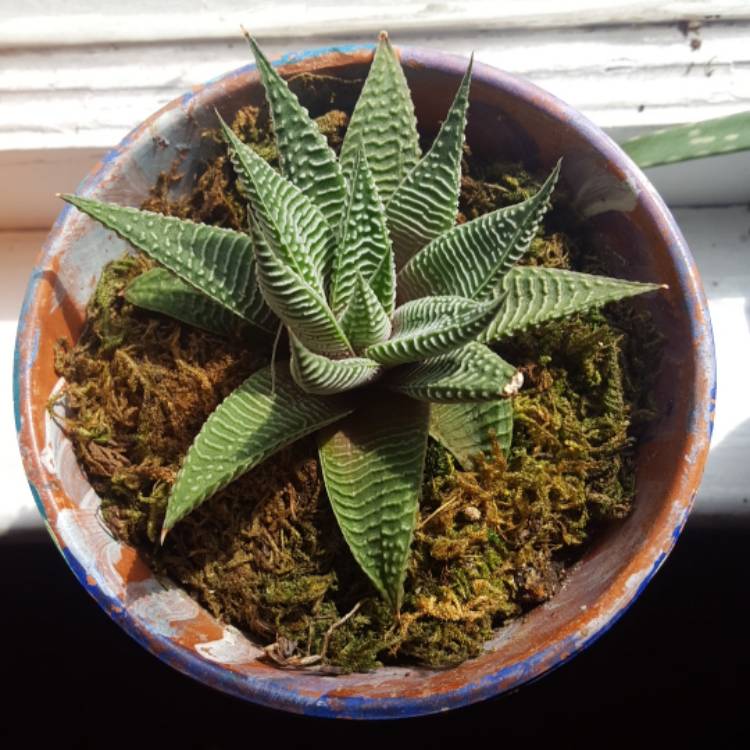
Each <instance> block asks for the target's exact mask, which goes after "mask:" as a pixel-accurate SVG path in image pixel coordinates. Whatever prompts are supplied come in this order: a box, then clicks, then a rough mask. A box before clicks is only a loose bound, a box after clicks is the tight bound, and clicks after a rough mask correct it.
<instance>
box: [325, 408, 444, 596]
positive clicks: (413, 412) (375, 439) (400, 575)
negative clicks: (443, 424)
mask: <svg viewBox="0 0 750 750" xmlns="http://www.w3.org/2000/svg"><path fill="white" fill-rule="evenodd" d="M428 422H429V405H428V404H426V403H424V402H420V401H415V400H414V399H410V398H407V397H405V396H401V395H398V394H395V393H394V394H388V393H382V394H378V395H377V396H373V397H372V398H371V399H370V400H369V401H368V402H367V404H366V405H364V406H362V407H361V408H359V409H357V411H356V412H355V413H354V414H353V415H352V416H350V417H347V418H346V419H344V420H342V421H341V422H339V423H338V424H337V425H335V426H332V427H329V428H326V429H324V430H322V431H321V432H320V433H319V446H320V463H321V467H322V469H323V478H324V480H325V486H326V489H327V490H328V497H329V498H330V500H331V506H332V507H333V511H334V513H335V514H336V519H337V520H338V523H339V527H340V528H341V531H342V533H343V535H344V538H345V539H346V542H347V544H348V545H349V549H350V550H351V551H352V554H353V555H354V559H355V560H356V561H357V562H358V563H359V565H360V566H361V568H362V570H364V572H365V573H366V574H367V575H368V577H369V578H370V580H371V581H372V582H373V583H374V584H375V586H376V588H377V589H378V590H379V591H380V592H381V594H382V595H383V596H384V597H385V598H386V600H387V601H388V602H389V603H390V604H391V606H393V608H394V609H395V610H398V609H399V608H400V606H401V601H402V598H403V584H404V577H405V575H406V565H407V562H408V559H409V548H410V545H411V539H412V534H413V532H414V526H415V523H416V518H417V509H418V505H419V497H420V491H421V487H422V473H423V471H424V459H425V451H426V447H427V430H428Z"/></svg>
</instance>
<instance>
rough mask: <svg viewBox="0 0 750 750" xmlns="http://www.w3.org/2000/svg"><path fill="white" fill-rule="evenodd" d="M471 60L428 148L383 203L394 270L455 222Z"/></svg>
mask: <svg viewBox="0 0 750 750" xmlns="http://www.w3.org/2000/svg"><path fill="white" fill-rule="evenodd" d="M472 62H473V56H472V59H471V60H470V61H469V66H468V68H467V69H466V73H465V74H464V77H463V80H462V81H461V84H460V85H459V87H458V91H457V92H456V97H455V99H454V100H453V104H452V105H451V108H450V110H449V111H448V115H447V117H446V118H445V120H444V121H443V124H442V126H441V128H440V132H439V133H438V134H437V137H436V138H435V141H434V143H433V144H432V147H431V148H430V150H429V151H428V152H427V154H425V156H424V157H422V159H421V160H420V162H419V163H418V164H417V166H416V167H414V169H412V171H411V172H409V173H408V174H407V175H406V177H405V178H404V180H403V182H402V183H401V184H400V185H399V186H398V188H397V190H396V192H395V193H394V194H393V195H392V196H391V199H390V201H388V205H387V206H386V214H387V218H388V228H389V230H390V232H391V238H392V240H393V251H394V254H395V257H396V267H397V268H402V267H403V266H404V265H405V264H406V262H407V261H408V260H409V259H410V258H411V257H412V256H413V255H415V254H416V253H417V252H418V251H419V250H421V249H422V248H423V247H424V246H425V245H427V244H428V243H429V242H430V241H431V240H433V239H435V237H439V236H440V235H441V234H443V233H444V232H447V231H448V230H449V229H450V228H451V227H452V226H453V225H454V224H455V223H456V213H457V211H458V194H459V191H460V189H461V157H462V155H463V145H464V127H465V126H466V110H467V108H468V105H469V87H470V85H471V67H472Z"/></svg>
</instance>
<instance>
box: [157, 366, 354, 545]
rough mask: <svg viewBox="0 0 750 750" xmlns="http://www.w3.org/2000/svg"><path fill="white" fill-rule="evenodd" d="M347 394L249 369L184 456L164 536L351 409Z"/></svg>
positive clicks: (281, 374) (279, 372)
mask: <svg viewBox="0 0 750 750" xmlns="http://www.w3.org/2000/svg"><path fill="white" fill-rule="evenodd" d="M352 409H353V407H352V403H351V401H349V400H348V399H346V398H345V397H343V396H328V397H326V398H321V397H318V396H313V395H311V394H309V393H305V392H304V391H302V390H300V389H299V388H298V387H297V386H296V385H295V384H294V382H293V381H292V379H291V377H290V376H289V374H288V373H286V372H284V371H283V370H281V369H278V368H277V371H276V377H275V378H272V377H271V368H270V367H265V368H264V369H262V370H259V371H258V372H256V373H254V374H253V375H251V376H250V377H249V378H247V380H245V382H244V383H242V385H240V386H239V387H238V388H237V389H235V390H234V391H233V392H232V393H231V394H230V395H229V396H227V398H225V399H224V401H222V402H221V404H220V405H219V406H218V408H217V409H216V410H215V411H214V412H213V414H211V416H210V417H209V418H208V420H207V421H206V423H205V424H204V425H203V427H202V428H201V431H200V432H199V433H198V436H197V437H196V438H195V440H194V441H193V444H192V445H191V446H190V449H189V450H188V452H187V455H186V456H185V461H184V463H183V465H182V468H181V469H180V471H179V473H178V475H177V479H176V481H175V484H174V487H173V488H172V492H171V493H170V495H169V501H168V504H167V514H166V518H165V519H164V525H163V527H162V539H163V538H164V536H165V535H166V533H167V532H168V531H169V529H171V528H172V527H173V526H174V525H175V524H176V523H177V522H178V521H179V520H180V519H181V518H184V517H185V516H186V515H187V514H188V513H190V511H192V510H194V509H195V508H196V507H197V506H198V505H200V504H201V503H202V502H203V501H204V500H206V499H207V498H209V497H211V496H212V495H214V494H215V493H216V492H218V491H219V490H220V489H222V488H223V487H226V485H228V484H229V483H230V482H231V481H232V480H234V479H236V478H237V477H239V476H240V475H241V474H244V473H245V472H247V471H249V470H250V469H252V468H253V467H254V466H257V465H258V464H259V463H260V462H261V461H264V460H265V459H266V458H268V457H269V456H271V455H272V454H273V453H275V452H276V451H277V450H280V449H281V448H283V447H284V446H286V445H290V444H291V443H293V442H294V441H295V440H299V439H300V438H302V437H304V436H305V435H309V434H310V433H312V432H315V431H316V430H318V429H319V428H321V427H324V426H326V425H329V424H331V423H332V422H335V421H337V420H339V419H341V418H342V417H345V416H346V415H348V414H350V413H351V412H352Z"/></svg>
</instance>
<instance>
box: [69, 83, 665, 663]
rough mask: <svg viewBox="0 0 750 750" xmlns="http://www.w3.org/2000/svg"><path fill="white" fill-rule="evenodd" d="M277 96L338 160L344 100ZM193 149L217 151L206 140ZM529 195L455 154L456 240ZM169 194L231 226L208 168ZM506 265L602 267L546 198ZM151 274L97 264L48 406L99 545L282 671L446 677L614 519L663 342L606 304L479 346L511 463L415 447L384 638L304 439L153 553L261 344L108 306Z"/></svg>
mask: <svg viewBox="0 0 750 750" xmlns="http://www.w3.org/2000/svg"><path fill="white" fill-rule="evenodd" d="M291 85H292V87H293V89H295V90H296V93H298V95H299V96H300V98H301V100H302V101H303V103H304V104H306V105H307V106H309V108H310V110H311V113H312V114H313V115H317V119H318V123H319V125H320V126H321V129H322V131H323V132H324V133H325V134H326V136H327V137H328V139H329V142H330V143H331V145H332V147H333V148H334V149H338V147H339V146H340V144H341V139H342V136H343V133H344V131H345V129H346V125H347V122H348V112H350V111H351V108H352V106H353V104H354V101H355V100H356V96H357V94H358V91H359V87H360V86H361V81H353V82H342V81H338V80H336V79H330V78H321V77H314V76H309V75H304V76H299V77H297V78H295V79H293V80H292V82H291ZM232 127H233V128H234V130H235V132H236V133H237V134H238V135H239V136H240V137H241V138H243V139H244V140H245V141H246V142H248V143H250V144H252V145H253V147H254V148H256V149H257V150H258V152H259V153H261V154H262V155H264V156H265V157H266V158H267V159H268V160H269V161H270V162H272V163H274V162H275V161H277V154H276V150H275V147H274V145H273V138H272V135H271V132H272V128H271V125H270V122H269V118H268V113H267V111H266V110H265V109H262V108H261V109H256V108H253V107H246V108H244V109H242V110H240V111H239V112H238V113H237V116H236V118H235V120H234V122H233V124H232ZM428 135H429V134H428ZM204 137H205V138H206V141H207V142H208V141H214V140H216V139H217V135H216V133H215V132H212V131H209V132H206V133H205V134H204ZM427 140H428V139H427ZM213 150H214V151H215V149H213ZM539 177H540V176H539V175H530V174H528V173H526V172H525V171H524V170H522V169H521V168H520V167H519V166H518V165H513V164H505V163H496V164H490V165H487V164H485V163H483V162H482V161H481V160H479V159H477V158H475V157H474V156H473V155H472V154H471V152H470V151H469V149H468V148H467V149H466V158H465V159H464V164H463V178H462V191H461V200H460V215H459V221H465V220H466V219H470V218H473V217H475V216H478V215H481V214H483V213H486V212H487V211H490V210H493V209H495V208H497V207H500V206H503V205H509V204H512V203H516V202H518V201H519V200H522V199H523V198H525V197H527V196H528V195H529V194H531V193H532V192H533V191H534V190H536V189H537V188H538V186H539V185H540V182H541V181H540V179H539ZM541 177H543V175H541ZM183 182H184V178H183V176H182V174H181V172H180V167H179V164H175V165H174V168H173V170H172V171H171V172H170V173H168V174H164V175H162V176H161V177H160V178H159V180H158V182H157V184H156V185H155V186H154V189H153V190H152V193H151V196H150V197H149V199H148V200H147V201H146V202H145V203H144V205H143V207H144V208H148V209H150V210H155V211H160V212H162V213H166V214H170V215H175V216H181V217H189V218H192V219H194V220H197V221H202V222H206V223H211V224H218V225H222V226H228V227H233V228H235V229H242V228H243V227H244V226H245V225H246V215H245V207H244V202H243V200H242V199H241V198H240V196H239V194H238V192H237V190H236V187H235V184H234V177H233V174H232V172H231V167H230V165H229V163H228V160H227V159H226V158H225V157H224V156H221V155H220V156H218V157H212V158H211V159H210V160H208V161H207V162H206V163H205V165H204V167H203V169H202V171H201V173H200V175H199V176H198V177H196V178H195V182H194V184H192V185H188V186H185V185H184V184H183ZM524 262H526V263H535V264H544V265H548V266H554V267H558V268H575V269H578V270H585V271H590V272H598V271H602V270H603V269H602V268H601V267H600V262H601V261H600V260H599V259H598V258H597V257H595V256H594V255H592V254H589V252H588V249H587V247H586V245H585V241H584V240H583V239H582V237H581V235H580V232H578V231H577V220H576V217H575V215H574V214H573V213H572V212H571V211H570V210H568V209H567V208H566V200H565V196H564V195H560V194H559V191H558V194H557V195H556V199H555V208H554V210H553V211H551V212H550V214H549V216H548V217H547V220H546V222H545V227H544V230H543V231H542V232H541V233H540V235H539V237H537V239H536V240H535V241H534V243H533V245H532V248H531V249H530V251H529V253H528V254H527V257H526V258H525V260H524ZM153 265H154V264H153V262H152V261H150V260H148V259H147V258H145V257H144V256H142V255H128V256H126V257H123V258H122V259H120V260H117V261H115V262H113V263H111V264H109V266H107V268H106V269H105V271H104V273H103V275H102V277H101V279H100V281H99V283H98V286H97V288H96V291H95V293H94V295H93V297H92V299H91V301H90V303H89V307H88V311H87V322H86V326H85V329H84V332H83V334H82V335H81V338H80V340H79V341H78V342H76V343H75V344H74V345H73V344H71V343H70V342H66V341H61V342H60V343H59V345H58V348H57V353H56V368H57V371H58V373H59V374H60V375H61V376H62V377H64V378H65V387H64V389H63V390H62V392H61V393H60V395H59V396H58V398H64V399H65V406H66V409H65V416H64V417H63V418H60V417H58V418H60V419H61V424H62V427H63V429H64V430H65V431H66V433H67V434H68V435H69V436H70V439H71V440H72V443H73V446H74V449H75V451H76V455H77V456H78V459H79V461H80V463H81V465H82V466H83V468H84V470H85V472H86V474H87V476H88V478H89V480H90V482H91V484H92V486H93V487H94V488H95V490H96V491H97V493H98V494H99V495H100V497H101V498H102V515H103V518H104V520H105V521H106V523H107V525H108V526H109V528H110V529H111V531H112V533H113V534H114V535H115V536H116V537H118V538H119V539H122V540H123V541H125V542H127V543H128V544H131V545H133V546H135V547H137V548H138V549H139V550H140V552H141V553H142V554H143V555H144V557H145V558H146V559H147V560H148V562H149V564H150V565H151V566H152V568H153V570H154V571H155V572H156V573H157V574H162V575H165V576H168V577H170V578H171V579H172V580H174V581H176V582H178V583H179V584H180V585H182V586H183V587H184V588H185V589H186V590H187V591H189V592H190V593H191V595H193V596H194V597H195V598H196V599H197V600H198V601H199V602H200V603H201V604H203V605H204V606H205V607H206V608H207V609H208V610H209V611H210V612H211V613H212V614H213V615H215V616H216V617H217V618H220V619H221V620H223V621H226V622H228V623H232V624H233V625H235V626H237V627H239V628H240V629H242V630H244V631H246V632H248V633H249V634H250V635H251V637H253V638H254V639H256V640H259V641H261V642H263V643H265V644H267V648H266V655H267V658H268V659H271V660H273V661H274V662H276V663H278V664H279V665H281V666H284V667H296V668H305V669H318V670H324V671H329V672H346V671H358V670H368V669H372V668H374V667H376V666H378V665H380V664H386V663H388V664H393V663H403V664H405V663H410V664H414V663H417V664H421V665H426V666H430V667H436V668H443V667H450V666H454V665H456V664H458V663H460V662H462V661H463V660H465V659H467V658H471V657H474V656H477V655H478V654H479V653H481V651H482V649H483V646H484V643H485V642H486V641H487V640H488V639H489V638H490V637H491V636H492V633H493V629H494V628H497V627H499V626H501V625H502V624H503V623H505V622H506V621H507V620H508V619H509V618H513V617H517V616H518V615H520V614H522V613H523V612H525V611H527V610H528V609H529V608H531V607H533V606H536V605H537V604H540V603H541V602H544V601H546V600H547V599H549V598H550V597H551V596H553V595H554V594H555V592H556V591H557V590H558V589H559V588H560V586H561V585H562V583H563V581H564V577H565V571H566V569H567V568H568V567H569V566H570V565H571V564H572V563H573V562H575V560H576V559H578V558H579V557H580V555H581V554H582V552H583V551H584V550H585V548H586V546H587V545H588V544H590V543H591V541H592V539H595V538H596V535H597V534H598V533H599V532H600V531H601V530H602V528H603V527H605V526H606V525H608V524H612V523H616V522H617V520H618V519H622V518H623V517H624V516H626V515H627V514H628V513H629V512H630V510H631V508H632V504H633V499H634V488H635V473H634V455H635V445H636V442H637V439H638V436H639V435H641V434H642V433H643V431H644V430H646V429H648V424H649V422H650V421H651V420H652V419H653V418H654V416H655V409H654V406H653V403H652V400H651V389H652V385H653V383H654V381H655V378H656V374H657V371H658V364H659V360H660V356H661V337H660V335H659V333H658V332H657V331H656V330H655V328H654V326H653V325H652V323H651V321H650V318H649V316H648V314H647V313H645V312H643V311H641V310H640V308H638V307H637V306H636V305H635V304H633V303H630V302H623V303H619V304H616V305H610V306H609V307H608V308H607V310H606V311H605V312H599V311H594V312H591V313H588V314H586V315H577V316H573V317H571V318H568V319H565V320H563V321H558V322H554V323H550V324H548V325H545V326H541V327H539V328H537V329H536V330H534V331H532V332H529V333H525V334H523V335H519V336H516V337H514V338H513V339H510V340H508V341H506V342H504V343H503V344H502V346H499V347H497V349H498V351H499V352H500V353H501V354H502V355H503V356H504V357H506V358H507V359H508V360H509V361H511V362H513V363H514V364H516V365H518V366H520V367H521V369H522V370H523V372H524V376H525V384H524V387H523V389H522V390H521V392H520V393H519V394H518V395H517V396H516V397H515V401H514V410H515V428H514V436H513V444H512V447H511V450H510V452H509V454H508V455H507V456H504V455H503V454H502V453H501V452H500V451H499V450H495V452H494V454H493V455H492V456H488V457H486V458H485V459H484V460H480V461H479V462H478V463H477V464H476V466H475V467H474V469H473V470H472V471H465V470H462V469H461V468H459V467H458V466H457V465H456V464H455V463H454V461H453V460H452V457H451V456H450V455H449V454H448V453H447V452H446V451H445V450H443V449H442V448H441V447H440V446H439V445H438V444H436V443H433V442H430V445H429V449H428V458H427V464H426V467H425V475H424V491H423V498H422V502H421V509H420V516H419V521H418V524H417V530H416V534H415V539H414V543H413V547H412V557H411V561H410V565H409V570H408V573H407V579H406V584H405V599H404V605H403V608H402V611H401V614H400V616H399V617H398V618H397V619H394V616H393V614H392V612H391V611H390V609H389V608H388V607H387V606H386V605H385V604H384V603H383V602H382V601H381V599H380V598H379V597H378V595H377V594H376V592H375V591H374V589H373V588H372V586H371V584H370V583H369V581H368V580H367V579H366V577H365V576H364V574H362V573H361V572H360V570H359V568H358V566H357V565H356V563H355V562H354V561H353V559H352V558H351V555H350V553H349V551H348V549H347V547H346V544H345V543H344V541H343V538H342V537H341V534H340V532H339V530H338V527H337V525H336V522H335V519H334V517H333V513H332V511H331V508H330V505H329V502H328V499H327V497H326V493H325V488H324V486H323V482H322V478H321V473H320V467H319V464H318V460H317V456H316V451H315V445H314V443H313V441H312V440H302V441H300V442H298V443H296V444H295V445H293V446H291V447H290V448H287V449H285V450H283V451H281V452H280V453H278V454H277V455H275V456H273V457H272V458H270V459H268V460H267V461H266V462H265V463H263V464H262V465H260V466H258V467H257V468H256V469H254V470H253V471H251V472H249V473H248V474H246V475H245V476H243V477H241V478H240V479H238V480H236V481H235V482H233V483H232V484H231V485H230V486H228V487H227V488H226V489H224V490H223V491H221V492H220V493H218V494H217V495H216V496H214V497H213V498H212V499H210V500H208V501H206V502H205V503H203V504H202V505H201V506H200V507H199V508H198V509H196V510H195V511H194V512H193V513H191V514H190V515H189V516H188V517H187V518H186V519H184V520H183V521H182V522H181V523H179V524H178V525H177V526H176V527H175V528H174V529H173V530H172V532H171V533H170V534H169V536H168V537H167V540H166V542H165V544H164V546H160V545H159V543H158V536H159V530H160V526H161V521H162V519H163V516H164V512H165V506H166V499H167V496H168V493H169V489H170V487H171V484H172V483H173V481H174V478H175V475H176V472H177V470H178V469H179V465H180V462H181V460H182V457H183V456H184V454H185V452H186V451H187V448H188V446H189V445H190V443H191V442H192V439H193V437H194V436H195V434H196V433H197V431H198V430H199V429H200V427H201V425H202V423H203V421H204V420H205V419H206V417H207V416H208V415H209V414H210V413H211V412H212V411H213V409H214V408H215V407H216V406H217V405H218V404H219V402H220V401H221V400H222V399H223V398H224V397H225V396H226V395H228V394H229V393H230V392H231V391H232V390H233V389H234V388H235V387H236V386H237V385H239V384H240V383H241V382H242V381H243V380H244V379H245V378H246V377H247V376H248V375H249V374H251V373H252V372H253V371H254V370H256V369H258V368H259V367H260V366H262V365H263V364H264V363H266V362H267V361H268V351H269V345H268V342H257V341H252V342H248V341H247V340H243V339H242V338H241V337H240V336H238V337H236V338H223V337H219V336H216V335H214V334H211V333H208V332H205V331H201V330H198V329H196V328H192V327H190V326H187V325H185V324H182V323H179V322H177V321H175V320H172V319H170V318H167V317H164V316H161V315H158V314H156V313H149V312H146V311H143V310H140V309H136V308H134V307H133V306H132V305H130V304H128V303H127V302H126V300H125V298H124V296H123V292H124V290H125V288H126V287H127V285H128V284H129V283H130V282H131V281H132V280H133V279H134V278H135V277H137V276H138V275H139V274H141V273H143V272H144V271H145V270H146V269H148V268H150V267H152V266H153ZM55 413H57V410H55Z"/></svg>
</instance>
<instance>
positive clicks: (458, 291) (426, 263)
mask: <svg viewBox="0 0 750 750" xmlns="http://www.w3.org/2000/svg"><path fill="white" fill-rule="evenodd" d="M559 173H560V162H558V163H557V166H556V167H555V168H554V170H552V173H551V174H550V176H549V177H548V178H547V180H546V182H545V183H544V185H542V187H541V188H540V189H539V191H538V192H537V193H536V194H535V195H532V196H531V197H530V198H528V199H527V200H525V201H522V202H521V203H517V204H516V205H514V206H506V207H505V208H499V209H497V210H496V211H492V212H491V213H489V214H485V215H484V216H480V217H478V218H476V219H474V220H472V221H470V222H467V223H466V224H461V225H459V226H457V227H454V228H453V229H451V230H449V231H448V232H446V233H445V234H443V235H441V236H440V237H438V238H437V239H434V240H433V241H432V242H430V244H429V245H427V247H425V248H424V249H423V250H421V251H420V252H418V253H417V254H416V255H415V256H414V257H413V258H412V259H411V260H410V261H409V262H408V263H407V264H406V265H405V266H404V268H403V269H402V270H401V271H400V273H399V275H398V290H399V294H400V295H401V297H402V298H403V299H415V298H416V297H427V296H429V295H434V294H455V295H459V296H461V297H469V298H471V299H483V298H486V297H488V296H490V295H491V294H493V292H494V289H495V287H496V286H497V283H498V282H499V281H500V279H501V278H502V277H503V275H504V274H505V273H507V272H508V270H509V269H510V268H511V267H512V266H513V264H514V263H515V262H516V261H517V260H518V259H519V258H520V257H521V256H522V255H523V254H524V253H525V252H526V250H528V248H529V245H530V244H531V241H532V240H533V239H534V237H535V236H536V234H537V231H538V230H539V227H540V225H541V223H542V219H543V217H544V214H545V213H546V211H547V209H548V208H549V205H550V196H551V194H552V190H553V189H554V187H555V184H556V182H557V178H558V175H559Z"/></svg>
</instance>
